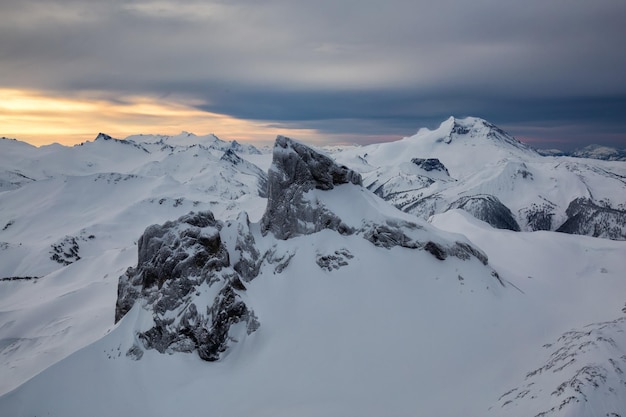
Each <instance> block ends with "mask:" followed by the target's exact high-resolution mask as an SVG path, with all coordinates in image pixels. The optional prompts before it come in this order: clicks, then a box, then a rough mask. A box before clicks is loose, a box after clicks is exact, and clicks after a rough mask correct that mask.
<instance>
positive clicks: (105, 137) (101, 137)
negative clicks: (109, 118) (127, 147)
mask: <svg viewBox="0 0 626 417" xmlns="http://www.w3.org/2000/svg"><path fill="white" fill-rule="evenodd" d="M111 139H113V138H112V137H111V136H109V135H107V134H106V133H102V132H100V133H98V136H96V138H95V139H94V140H111Z"/></svg>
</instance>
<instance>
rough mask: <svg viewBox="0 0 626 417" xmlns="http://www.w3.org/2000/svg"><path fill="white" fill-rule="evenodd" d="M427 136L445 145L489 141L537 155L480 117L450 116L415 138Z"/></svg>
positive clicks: (420, 131) (422, 131)
mask: <svg viewBox="0 0 626 417" xmlns="http://www.w3.org/2000/svg"><path fill="white" fill-rule="evenodd" d="M426 136H429V137H433V138H434V139H435V142H437V143H445V144H451V143H454V142H457V141H459V140H468V139H471V140H476V139H488V140H490V141H491V142H492V143H495V144H505V146H507V147H511V146H513V147H515V148H517V149H520V150H524V151H525V152H532V153H535V151H534V150H533V149H532V148H531V147H530V146H528V145H526V144H525V143H523V142H520V141H519V140H517V139H515V138H514V137H513V136H511V135H509V134H508V133H507V132H505V131H504V130H503V129H501V128H499V127H498V126H496V125H495V124H493V123H490V122H488V121H487V120H484V119H481V118H480V117H465V118H457V117H454V116H450V117H449V118H448V119H446V120H445V121H443V122H442V123H441V124H440V125H439V127H438V128H436V129H435V130H430V129H426V128H422V129H420V130H419V131H418V132H417V134H416V135H415V136H414V137H420V138H421V137H426Z"/></svg>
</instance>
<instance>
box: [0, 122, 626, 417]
mask: <svg viewBox="0 0 626 417" xmlns="http://www.w3.org/2000/svg"><path fill="white" fill-rule="evenodd" d="M625 191H626V165H624V162H621V161H602V160H593V159H584V158H573V157H564V156H542V155H540V154H539V153H538V152H537V151H536V150H534V149H532V148H530V147H528V146H526V145H524V144H522V143H521V142H519V141H517V140H516V139H514V138H512V137H511V136H509V135H508V134H506V133H505V132H503V131H502V130H501V129H499V128H497V127H496V126H494V125H493V124H491V123H488V122H486V121H484V120H481V119H478V118H466V119H455V118H450V119H448V120H446V121H444V122H443V123H442V124H441V126H440V127H439V128H438V129H435V130H427V129H421V130H420V131H419V132H418V133H417V134H416V135H415V136H412V137H408V138H405V139H402V140H400V141H397V142H391V143H380V144H375V145H368V146H362V147H339V148H337V147H335V148H332V149H327V150H324V149H317V148H313V147H311V146H307V145H306V144H304V143H301V142H298V141H296V140H293V139H290V138H286V137H282V136H279V137H278V138H277V139H276V141H275V144H274V147H273V149H271V150H266V149H257V148H256V147H254V146H252V145H245V144H239V143H237V142H227V141H222V140H220V139H218V138H216V137H215V136H213V135H208V136H195V135H193V134H189V133H182V134H180V135H177V136H155V135H140V136H132V137H129V138H126V139H124V140H118V139H113V138H111V137H109V136H107V135H105V134H99V135H98V137H97V138H96V139H95V140H94V141H89V142H85V143H83V144H81V145H77V146H74V147H65V146H61V145H50V146H45V147H41V148H35V147H32V146H30V145H28V144H26V143H23V142H20V141H16V140H8V139H1V140H0V360H1V362H0V369H1V370H2V375H3V378H2V379H1V381H0V395H1V396H0V414H2V415H12V416H32V415H53V416H82V415H92V416H99V415H102V416H107V415H129V416H144V415H145V416H153V415H171V414H184V415H190V416H195V415H198V416H200V415H206V414H214V415H220V416H242V415H256V416H265V415H267V416H270V415H271V416H282V415H284V416H287V415H289V416H291V415H303V416H331V415H359V416H380V415H389V416H391V415H397V416H410V415H416V414H417V415H438V416H458V415H468V416H484V415H493V416H501V415H507V416H520V417H521V416H563V417H564V416H587V415H603V416H604V415H607V416H620V415H621V416H624V415H626V413H624V410H626V382H625V381H626V378H625V377H624V376H623V373H624V370H626V339H625V338H624V337H623V334H624V330H625V329H626V324H625V323H626V315H625V314H626V308H625V307H624V305H625V304H624V303H625V302H626V298H625V297H624V294H626V291H625V290H626V280H625V279H624V274H623V271H624V269H625V267H626V257H625V256H624V254H625V253H626V246H625V245H626V241H625V239H626V212H625V207H626V192H625ZM557 231H558V232H563V233H557Z"/></svg>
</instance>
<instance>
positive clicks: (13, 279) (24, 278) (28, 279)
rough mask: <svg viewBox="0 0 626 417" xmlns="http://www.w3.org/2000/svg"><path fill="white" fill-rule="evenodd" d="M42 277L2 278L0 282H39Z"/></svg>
mask: <svg viewBox="0 0 626 417" xmlns="http://www.w3.org/2000/svg"><path fill="white" fill-rule="evenodd" d="M39 278H41V277H30V276H26V277H3V278H0V281H33V280H37V279H39Z"/></svg>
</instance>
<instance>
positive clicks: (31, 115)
mask: <svg viewBox="0 0 626 417" xmlns="http://www.w3.org/2000/svg"><path fill="white" fill-rule="evenodd" d="M0 97H2V100H0V136H4V137H9V138H15V139H18V140H21V141H24V142H28V143H30V144H32V145H35V146H42V145H47V144H51V143H55V142H56V143H60V144H62V145H74V144H77V143H81V142H85V141H87V140H93V139H94V138H95V137H96V136H97V134H98V133H99V132H103V133H106V134H108V135H110V136H112V137H115V138H119V139H122V138H124V137H127V136H130V135H135V134H141V133H143V134H163V135H176V134H179V133H181V132H182V131H188V132H193V133H194V134H198V135H206V134H210V133H212V134H215V135H216V136H218V137H220V138H221V139H224V140H235V139H236V140H239V141H247V142H266V143H270V142H271V141H273V140H274V138H275V136H276V135H278V134H281V135H295V136H296V137H301V138H302V137H308V138H314V137H317V136H318V133H317V132H316V131H315V130H312V129H282V128H279V127H276V126H272V125H271V124H270V123H266V122H262V121H251V120H242V119H237V118H235V117H232V116H228V115H223V114H217V113H211V112H207V111H202V110H199V109H198V108H196V107H194V104H196V105H197V104H201V103H198V102H191V101H189V100H187V101H185V100H181V99H179V100H176V99H170V98H168V99H167V100H163V99H159V98H157V97H150V96H137V95H132V96H120V97H115V99H104V98H102V94H99V93H98V92H93V93H91V94H82V95H80V96H75V97H60V96H58V95H55V94H53V93H46V92H42V91H35V90H25V89H9V88H0Z"/></svg>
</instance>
